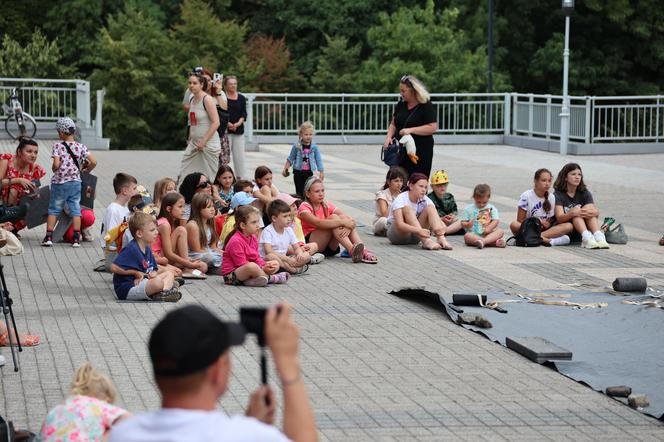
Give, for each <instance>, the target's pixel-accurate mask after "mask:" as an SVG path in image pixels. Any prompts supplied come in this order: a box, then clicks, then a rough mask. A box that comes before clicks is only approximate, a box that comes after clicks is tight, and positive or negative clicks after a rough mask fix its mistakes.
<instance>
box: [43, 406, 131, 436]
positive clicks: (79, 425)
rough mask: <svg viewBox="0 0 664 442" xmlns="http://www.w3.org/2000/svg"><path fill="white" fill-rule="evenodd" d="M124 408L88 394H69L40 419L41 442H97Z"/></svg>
mask: <svg viewBox="0 0 664 442" xmlns="http://www.w3.org/2000/svg"><path fill="white" fill-rule="evenodd" d="M125 413H127V411H126V410H124V409H122V408H120V407H116V406H115V405H111V404H109V403H108V402H106V401H102V400H100V399H97V398H93V397H89V396H79V395H77V396H70V397H68V398H67V399H66V400H65V402H64V403H63V404H60V405H57V406H55V407H54V408H53V409H51V411H49V413H48V414H47V415H46V418H45V419H44V423H43V425H42V427H41V431H40V432H39V436H38V440H40V441H42V442H79V441H80V442H84V441H101V440H102V439H103V436H104V433H106V431H108V430H109V429H110V428H111V425H113V423H114V422H115V421H116V420H117V419H118V418H119V417H120V416H122V415H123V414H125Z"/></svg>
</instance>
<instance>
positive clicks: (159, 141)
mask: <svg viewBox="0 0 664 442" xmlns="http://www.w3.org/2000/svg"><path fill="white" fill-rule="evenodd" d="M175 52H176V51H175V47H174V46H173V44H172V43H171V41H170V40H169V38H168V34H167V32H166V30H165V29H164V28H163V27H162V26H161V24H160V23H159V22H158V21H157V20H156V19H155V18H154V17H148V16H145V15H144V14H143V12H141V11H139V10H137V9H136V8H135V7H134V6H131V5H128V6H127V7H126V9H125V10H124V11H122V12H119V13H117V14H116V15H114V16H111V17H109V19H108V25H107V26H106V27H105V28H103V29H102V30H101V32H100V35H99V38H98V40H97V44H96V48H95V54H96V55H95V57H94V61H95V63H96V65H97V68H96V69H95V70H94V72H93V74H92V77H91V78H92V82H93V86H94V88H97V87H104V88H105V89H106V98H105V105H104V122H105V123H104V129H105V131H106V133H107V134H108V136H109V137H110V138H111V140H112V143H113V146H114V147H121V148H137V147H152V146H158V147H159V148H173V147H180V146H179V145H181V141H182V140H183V137H184V123H183V120H184V118H182V113H181V106H180V105H179V102H180V100H181V99H182V92H183V81H182V79H181V78H179V76H178V69H177V65H176V62H175V60H174V59H173V54H174V53H175Z"/></svg>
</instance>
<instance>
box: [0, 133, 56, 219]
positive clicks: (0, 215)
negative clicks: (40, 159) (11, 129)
mask: <svg viewBox="0 0 664 442" xmlns="http://www.w3.org/2000/svg"><path fill="white" fill-rule="evenodd" d="M38 154H39V146H38V144H37V142H36V141H35V140H32V139H30V138H21V139H20V140H19V143H18V147H16V154H11V153H5V154H2V155H0V177H2V178H1V179H0V184H1V185H2V190H1V191H0V195H2V202H3V205H4V207H3V208H0V222H1V223H4V222H8V221H10V222H12V223H13V226H14V232H18V231H19V230H21V229H22V228H24V227H25V226H26V223H25V221H24V220H23V219H22V218H23V217H24V216H25V208H22V207H19V203H20V201H21V198H22V197H23V196H25V195H27V194H29V193H33V192H35V191H36V190H37V188H38V187H39V184H40V183H39V181H40V180H41V179H42V178H44V176H45V175H46V170H44V168H43V167H42V166H40V165H39V164H37V156H38Z"/></svg>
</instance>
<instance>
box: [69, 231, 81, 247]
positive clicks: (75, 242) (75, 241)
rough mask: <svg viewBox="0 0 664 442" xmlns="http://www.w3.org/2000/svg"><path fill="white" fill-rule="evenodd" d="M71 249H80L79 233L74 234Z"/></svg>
mask: <svg viewBox="0 0 664 442" xmlns="http://www.w3.org/2000/svg"><path fill="white" fill-rule="evenodd" d="M71 246H72V247H81V232H74V239H73V240H72V243H71Z"/></svg>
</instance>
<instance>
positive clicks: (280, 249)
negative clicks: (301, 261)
mask: <svg viewBox="0 0 664 442" xmlns="http://www.w3.org/2000/svg"><path fill="white" fill-rule="evenodd" d="M298 242H299V241H298V240H297V238H296V237H295V231H294V230H293V228H292V227H286V228H285V229H284V233H277V231H276V230H275V228H274V226H273V225H272V224H270V225H269V226H267V227H266V228H265V229H263V233H261V242H260V247H259V248H258V250H259V252H260V254H261V258H263V259H265V248H264V247H263V244H270V245H271V246H272V251H273V252H275V253H278V254H280V255H285V254H286V253H288V246H289V245H291V244H297V243H298Z"/></svg>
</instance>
